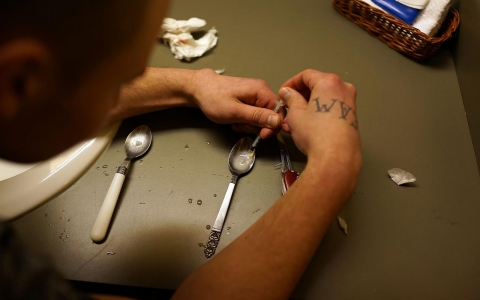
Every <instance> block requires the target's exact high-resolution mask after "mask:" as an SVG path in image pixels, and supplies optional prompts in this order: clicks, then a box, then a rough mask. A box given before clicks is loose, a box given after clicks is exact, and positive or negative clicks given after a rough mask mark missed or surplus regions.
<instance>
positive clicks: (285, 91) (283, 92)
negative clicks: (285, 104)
mask: <svg viewBox="0 0 480 300" xmlns="http://www.w3.org/2000/svg"><path fill="white" fill-rule="evenodd" d="M278 95H279V96H280V98H282V99H283V100H285V101H287V100H288V98H290V95H291V92H290V90H289V89H287V88H281V89H280V93H278Z"/></svg>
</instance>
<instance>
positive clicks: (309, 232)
mask: <svg viewBox="0 0 480 300" xmlns="http://www.w3.org/2000/svg"><path fill="white" fill-rule="evenodd" d="M332 166H335V165H334V164H333V163H324V164H307V168H306V169H305V171H304V172H303V173H302V175H301V176H300V178H299V179H298V180H297V181H296V182H295V184H294V185H293V186H292V187H291V189H290V190H289V191H288V192H287V193H286V194H285V195H284V196H283V197H281V198H280V199H279V200H278V201H277V202H276V203H275V204H274V205H273V206H272V208H271V209H269V210H268V211H267V212H266V213H265V215H263V216H262V217H261V218H260V219H259V220H258V221H257V222H256V223H255V224H254V225H253V226H252V227H250V228H249V229H248V230H247V231H246V232H245V233H243V234H242V235H241V236H240V237H239V238H237V239H236V240H235V241H234V242H232V243H231V244H230V245H229V246H228V247H226V248H225V249H224V250H223V251H221V252H220V253H218V254H217V255H215V256H214V258H213V259H212V260H211V261H209V262H208V263H206V264H205V265H203V266H202V267H201V268H199V269H198V270H196V271H195V272H194V273H192V274H191V275H190V277H189V278H188V279H187V280H186V281H185V282H184V283H183V284H182V286H181V287H180V288H179V289H178V290H177V293H176V294H175V296H174V298H178V299H180V298H181V299H190V298H193V297H195V298H196V299H199V298H211V299H213V298H217V299H235V298H242V299H283V298H287V297H288V296H289V295H290V293H291V292H292V291H293V289H294V287H295V285H296V283H297V282H298V280H299V279H300V277H301V275H302V274H303V272H304V271H305V268H306V267H307V265H308V263H309V261H310V260H311V258H312V257H313V254H314V253H315V251H316V249H317V247H318V245H319V243H320V241H321V239H322V237H323V236H324V234H325V232H326V230H327V228H328V227H329V225H330V223H331V221H332V220H333V218H334V217H335V216H336V215H337V213H338V211H339V210H340V208H341V207H342V206H343V204H344V203H345V202H346V201H347V199H348V197H349V196H350V193H351V191H352V190H353V188H354V186H355V184H356V180H355V179H351V178H356V177H351V176H350V178H348V177H347V178H345V177H343V175H342V174H340V173H341V172H342V171H341V170H339V172H340V173H337V174H334V173H336V172H337V171H338V170H337V171H336V170H334V169H333V168H332ZM338 176H342V178H339V177H338Z"/></svg>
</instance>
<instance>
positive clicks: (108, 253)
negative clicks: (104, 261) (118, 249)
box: [107, 251, 116, 255]
mask: <svg viewBox="0 0 480 300" xmlns="http://www.w3.org/2000/svg"><path fill="white" fill-rule="evenodd" d="M115 254H116V253H115V252H111V251H107V255H115Z"/></svg>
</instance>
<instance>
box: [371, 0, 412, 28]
mask: <svg viewBox="0 0 480 300" xmlns="http://www.w3.org/2000/svg"><path fill="white" fill-rule="evenodd" d="M372 2H373V3H375V4H376V5H378V6H380V7H381V8H382V9H383V10H385V11H386V12H388V13H389V14H391V15H392V16H395V17H397V18H399V19H400V20H402V21H403V22H405V23H407V24H409V25H412V24H413V21H415V19H416V18H417V16H418V13H419V12H420V9H415V8H411V7H409V6H406V5H403V4H402V3H400V2H397V1H396V0H372Z"/></svg>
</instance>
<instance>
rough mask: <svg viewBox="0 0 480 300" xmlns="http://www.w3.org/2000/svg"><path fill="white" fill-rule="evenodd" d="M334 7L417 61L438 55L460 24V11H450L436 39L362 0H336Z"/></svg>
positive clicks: (391, 46)
mask: <svg viewBox="0 0 480 300" xmlns="http://www.w3.org/2000/svg"><path fill="white" fill-rule="evenodd" d="M333 6H334V7H335V9H336V10H337V11H338V12H340V13H341V14H342V15H344V16H346V17H347V18H348V19H350V20H351V21H353V22H355V23H356V24H358V25H359V26H360V27H362V28H363V29H365V30H366V31H368V32H369V33H370V34H371V35H373V36H374V37H376V38H378V39H379V40H381V41H382V42H384V43H385V44H387V45H388V46H389V47H390V48H392V49H394V50H396V51H398V52H400V53H402V54H405V55H406V56H408V57H410V58H412V59H413V60H415V61H422V60H425V59H427V58H429V57H430V56H432V55H433V54H434V53H435V52H437V51H438V49H440V47H441V46H442V44H443V43H444V42H445V41H446V40H448V39H449V38H450V37H451V36H452V34H453V33H454V32H455V30H457V27H458V24H459V23H460V16H459V14H458V12H457V11H456V10H454V9H452V8H451V9H450V10H449V12H448V14H447V17H446V18H445V21H444V22H443V24H442V27H441V28H440V30H439V31H438V33H437V36H435V37H429V36H428V35H426V34H424V33H423V32H421V31H420V30H418V29H416V28H414V27H412V26H410V25H408V24H406V23H405V22H403V21H400V20H398V19H397V18H395V17H393V16H391V15H389V14H387V13H384V12H383V11H381V10H379V9H376V8H374V7H372V6H371V5H369V4H367V3H365V2H363V1H362V0H333Z"/></svg>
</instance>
